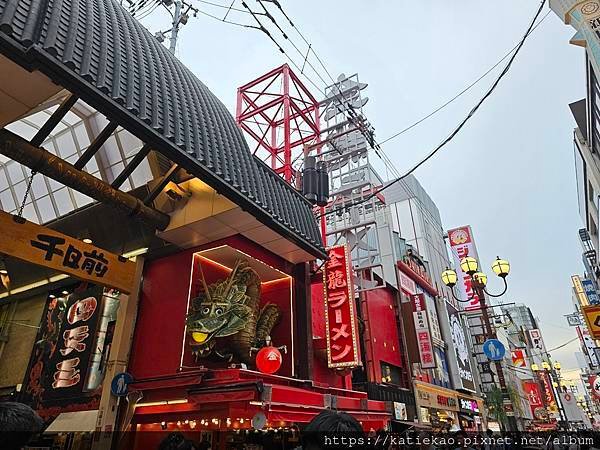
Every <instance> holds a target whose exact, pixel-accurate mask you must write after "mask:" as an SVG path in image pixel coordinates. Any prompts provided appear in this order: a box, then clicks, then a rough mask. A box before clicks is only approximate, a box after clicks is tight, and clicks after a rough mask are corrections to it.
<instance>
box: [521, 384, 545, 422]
mask: <svg viewBox="0 0 600 450" xmlns="http://www.w3.org/2000/svg"><path fill="white" fill-rule="evenodd" d="M523 391H524V392H525V395H526V396H527V401H528V402H529V407H530V409H531V414H532V416H533V417H534V418H536V419H538V420H541V419H543V418H544V414H545V408H544V402H543V400H542V392H541V391H540V386H539V384H538V383H537V382H536V381H523Z"/></svg>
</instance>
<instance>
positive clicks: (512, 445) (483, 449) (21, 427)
mask: <svg viewBox="0 0 600 450" xmlns="http://www.w3.org/2000/svg"><path fill="white" fill-rule="evenodd" d="M43 427H44V422H43V420H42V419H41V418H40V416H39V415H38V414H37V413H36V412H35V411H34V410H33V409H31V408H30V407H29V406H27V405H25V404H22V403H17V402H0V448H1V449H2V450H21V449H23V448H26V446H27V444H28V443H29V442H31V441H32V440H34V439H35V438H36V437H37V436H38V435H39V433H41V432H42V430H43ZM596 434H597V433H592V432H588V431H580V432H577V433H527V434H520V433H516V434H513V435H509V434H507V433H493V432H492V431H490V430H488V431H487V432H486V433H478V434H472V433H471V434H469V433H466V432H464V431H462V430H459V431H456V432H444V433H438V434H434V433H431V432H428V431H416V430H414V429H410V428H409V429H408V430H406V431H405V432H403V433H398V434H391V433H387V432H385V431H380V432H372V433H366V434H365V433H364V432H363V429H362V426H361V424H360V423H359V422H358V421H357V420H356V419H355V418H354V417H352V416H351V415H349V414H347V413H343V412H337V411H332V410H324V411H322V412H321V413H320V414H318V415H317V416H315V417H314V418H313V420H312V421H311V422H310V423H309V424H308V425H307V426H306V427H305V428H304V430H303V431H302V436H301V445H300V446H299V447H297V449H295V450H322V449H323V450H324V449H327V450H341V449H348V448H356V449H361V448H369V449H373V450H395V449H409V450H460V449H470V450H513V449H527V448H531V449H534V448H535V449H550V448H557V449H560V450H592V449H600V439H598V437H597V436H596ZM209 449H210V444H209V443H208V442H206V441H201V442H199V443H195V442H192V441H191V440H189V439H187V438H186V437H185V436H184V435H183V434H182V433H177V432H174V433H170V434H169V435H168V436H167V437H166V438H165V439H164V440H163V441H162V442H161V443H160V445H159V447H158V450H209Z"/></svg>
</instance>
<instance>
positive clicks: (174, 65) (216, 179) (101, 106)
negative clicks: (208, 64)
mask: <svg viewBox="0 0 600 450" xmlns="http://www.w3.org/2000/svg"><path fill="white" fill-rule="evenodd" d="M0 51H2V52H3V53H4V54H6V55H7V56H9V57H11V58H12V59H15V60H17V61H23V62H24V64H27V66H28V68H30V69H38V70H40V71H42V72H44V73H46V74H47V75H49V76H50V77H51V78H52V79H54V80H56V81H57V82H59V83H60V84H62V85H63V86H65V87H67V88H68V89H70V90H71V91H72V92H75V93H76V94H77V95H79V96H80V97H81V98H82V99H83V100H84V101H86V102H87V103H89V104H91V105H93V106H94V107H96V108H97V109H98V110H99V111H101V112H102V113H104V114H106V115H108V116H109V117H111V118H113V119H115V120H118V121H119V123H120V124H121V125H123V126H124V127H125V128H127V129H128V130H129V131H131V132H132V133H134V134H135V135H136V136H137V137H138V138H140V139H141V140H143V141H145V142H148V143H149V144H151V145H153V146H154V147H155V148H156V149H157V150H158V151H160V152H163V153H165V155H166V156H168V157H169V158H171V159H172V160H173V161H175V162H177V163H179V164H181V165H183V166H184V167H185V168H186V170H188V171H190V172H191V173H193V174H195V175H196V176H198V177H199V178H201V179H203V180H204V181H205V182H207V183H208V184H210V185H211V186H212V187H214V188H215V189H217V191H219V192H220V193H222V194H224V195H225V196H227V197H229V198H230V199H231V200H232V201H234V202H236V203H237V204H239V205H240V206H241V207H242V208H244V209H245V210H247V211H249V212H251V213H253V214H254V215H255V216H256V217H257V218H258V219H259V220H261V221H262V222H264V223H265V224H267V225H269V226H271V227H272V228H274V229H275V230H277V231H279V232H280V233H282V234H284V235H285V236H287V237H288V238H289V239H291V240H293V241H295V242H296V243H297V244H298V245H300V246H301V247H302V248H304V249H305V250H307V251H309V252H310V253H312V254H313V255H315V256H323V254H324V250H323V247H322V242H321V237H320V233H319V230H318V227H317V224H316V222H315V220H314V216H313V213H312V207H311V205H310V204H309V203H308V202H307V201H306V200H305V199H304V198H303V197H302V195H301V194H300V193H298V192H297V191H296V190H295V189H294V188H293V187H292V186H290V185H289V184H287V183H286V182H285V181H283V180H282V179H281V178H280V177H279V176H277V175H276V174H275V173H274V172H273V171H272V170H270V169H269V168H268V167H267V166H266V165H264V164H263V163H262V162H261V161H259V160H258V159H257V158H255V157H254V156H253V155H252V154H251V153H250V150H249V148H248V145H247V144H246V141H245V139H244V137H243V135H242V133H241V131H240V129H239V128H238V127H237V125H236V124H235V121H234V120H233V117H232V116H231V114H230V113H229V111H227V109H226V108H225V106H224V105H223V104H222V103H221V102H220V101H219V100H218V99H217V98H216V97H215V96H214V95H213V94H212V93H211V92H210V91H209V90H208V88H207V87H206V86H205V85H204V84H203V83H202V82H201V81H200V80H198V78H196V77H195V76H194V74H192V72H191V71H190V70H189V69H188V68H187V67H185V66H184V65H183V64H182V63H181V62H180V61H179V60H177V59H176V58H175V57H174V56H173V55H171V53H169V52H168V50H167V49H166V48H165V47H164V46H163V45H161V44H160V43H159V42H158V41H157V40H156V39H155V38H154V36H152V34H150V33H149V32H148V31H147V30H146V29H145V28H144V27H143V26H142V25H140V24H139V23H138V22H137V21H136V20H135V19H134V18H132V17H131V16H130V15H129V13H127V12H126V11H125V10H124V9H123V8H121V6H120V5H119V4H118V3H117V2H116V1H115V0H95V1H94V0H0Z"/></svg>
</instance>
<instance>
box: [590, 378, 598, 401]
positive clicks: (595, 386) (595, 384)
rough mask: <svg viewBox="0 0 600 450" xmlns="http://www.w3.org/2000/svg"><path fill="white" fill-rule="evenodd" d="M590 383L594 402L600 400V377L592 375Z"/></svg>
mask: <svg viewBox="0 0 600 450" xmlns="http://www.w3.org/2000/svg"><path fill="white" fill-rule="evenodd" d="M588 383H589V385H590V391H591V393H592V397H594V400H600V377H598V375H590V376H589V378H588Z"/></svg>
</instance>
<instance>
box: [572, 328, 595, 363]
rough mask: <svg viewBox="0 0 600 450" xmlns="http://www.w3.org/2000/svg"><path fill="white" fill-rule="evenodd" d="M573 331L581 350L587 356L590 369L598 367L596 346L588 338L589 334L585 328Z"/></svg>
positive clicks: (590, 338) (589, 337)
mask: <svg viewBox="0 0 600 450" xmlns="http://www.w3.org/2000/svg"><path fill="white" fill-rule="evenodd" d="M575 329H576V330H577V336H578V337H579V342H580V343H581V349H582V350H583V351H584V352H585V354H586V355H587V357H588V359H589V361H590V365H591V366H592V367H598V358H597V356H596V352H595V348H596V345H595V343H594V340H593V339H592V337H591V336H590V332H589V331H588V330H587V328H583V327H575Z"/></svg>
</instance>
